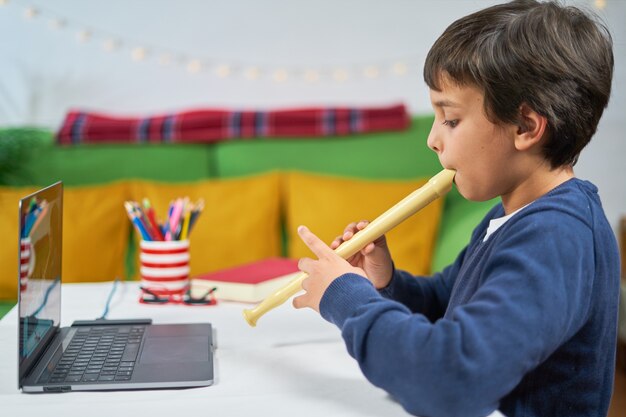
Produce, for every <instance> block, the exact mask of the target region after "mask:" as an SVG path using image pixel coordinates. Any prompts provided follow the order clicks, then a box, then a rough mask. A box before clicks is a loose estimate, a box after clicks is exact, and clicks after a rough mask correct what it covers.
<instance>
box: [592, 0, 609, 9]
mask: <svg viewBox="0 0 626 417" xmlns="http://www.w3.org/2000/svg"><path fill="white" fill-rule="evenodd" d="M594 4H595V6H596V7H597V8H598V9H600V10H604V8H605V7H606V0H595V2H594Z"/></svg>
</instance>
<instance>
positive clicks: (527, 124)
mask: <svg viewBox="0 0 626 417" xmlns="http://www.w3.org/2000/svg"><path fill="white" fill-rule="evenodd" d="M519 112H520V125H519V127H518V129H517V134H516V138H515V147H516V148H517V149H518V150H520V151H522V150H527V149H529V148H531V147H533V146H535V145H536V144H537V143H539V142H540V141H541V139H542V138H543V136H544V134H545V133H546V129H547V128H548V119H547V118H546V117H545V116H542V115H540V114H539V113H537V112H536V111H534V110H533V109H532V108H531V107H530V106H529V105H528V104H526V103H523V104H522V105H521V106H520V109H519Z"/></svg>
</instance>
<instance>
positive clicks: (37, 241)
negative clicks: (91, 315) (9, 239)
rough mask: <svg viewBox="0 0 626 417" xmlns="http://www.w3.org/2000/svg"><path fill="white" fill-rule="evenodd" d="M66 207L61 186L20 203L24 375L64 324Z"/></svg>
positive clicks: (21, 323)
mask: <svg viewBox="0 0 626 417" xmlns="http://www.w3.org/2000/svg"><path fill="white" fill-rule="evenodd" d="M62 208H63V186H62V184H61V183H57V184H54V185H51V186H50V187H48V188H45V189H43V190H41V191H38V192H37V193H35V194H32V195H30V196H27V197H24V198H23V199H22V200H21V201H20V207H19V224H20V227H19V315H20V326H19V339H18V340H19V363H20V375H23V374H24V373H25V372H27V370H28V368H29V367H30V366H31V365H32V362H33V361H34V358H36V357H37V354H38V352H39V351H40V350H41V349H43V348H44V346H45V343H46V341H47V340H48V339H49V338H51V337H52V335H53V334H54V332H55V331H56V330H57V329H58V327H59V325H60V319H61V245H62V236H61V233H62V225H63V219H62V213H63V210H62Z"/></svg>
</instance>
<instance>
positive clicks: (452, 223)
mask: <svg viewBox="0 0 626 417" xmlns="http://www.w3.org/2000/svg"><path fill="white" fill-rule="evenodd" d="M432 122H433V118H432V116H430V115H424V116H416V117H413V119H412V122H411V124H410V126H409V128H408V129H406V130H403V131H396V132H384V133H370V134H360V135H354V136H333V137H324V138H296V137H294V138H280V139H278V138H275V139H273V138H263V139H246V140H229V141H222V142H215V143H210V144H176V143H168V144H99V145H75V146H59V145H57V144H55V141H54V132H52V131H49V130H42V129H16V128H13V129H7V128H5V129H2V130H0V146H3V147H4V148H5V149H4V151H3V152H4V157H5V158H6V157H7V155H8V157H9V159H10V160H11V161H12V163H11V164H10V165H11V167H10V168H11V172H0V180H1V181H2V185H0V227H1V228H2V230H3V231H4V232H5V233H4V234H5V236H6V237H7V239H5V240H4V243H2V244H1V245H0V300H4V302H5V305H10V304H11V303H12V302H14V300H15V298H16V291H17V288H16V287H17V239H13V238H12V237H15V236H17V233H18V231H17V228H18V226H17V201H18V200H19V198H21V197H23V196H25V195H27V194H28V193H30V192H32V191H34V190H36V189H37V188H39V187H42V186H45V185H49V184H51V183H53V182H55V181H59V180H62V181H63V183H64V187H65V188H64V190H65V194H64V195H65V197H64V215H63V221H64V226H63V280H64V282H81V281H110V280H113V279H114V278H116V277H118V278H122V279H137V278H138V268H137V265H138V260H137V258H138V255H137V243H138V239H139V237H138V235H137V233H136V231H135V230H134V228H133V227H132V225H131V223H130V221H129V220H128V217H127V216H126V212H125V211H124V208H123V202H124V201H126V200H135V201H141V200H142V199H143V198H146V197H147V198H149V199H150V201H151V202H152V205H153V206H154V207H155V210H156V212H157V216H159V217H161V218H162V217H163V216H165V212H166V211H167V206H168V204H169V201H171V200H172V199H174V198H176V197H183V196H188V197H189V198H190V199H191V200H192V201H196V200H199V199H203V200H204V206H205V209H204V211H203V212H202V214H201V216H200V218H199V219H198V221H197V225H196V226H194V230H193V233H192V234H191V235H190V248H191V274H192V276H193V275H197V274H201V273H205V272H211V271H214V270H219V269H223V268H227V267H230V266H234V265H237V264H243V263H247V262H252V261H255V260H259V259H263V258H267V257H274V256H288V257H294V258H298V257H301V256H306V255H307V249H306V248H305V247H303V245H302V244H301V242H299V239H298V238H297V236H296V235H295V228H296V226H297V225H298V224H307V225H308V226H309V227H310V228H311V229H312V230H313V232H316V233H317V234H318V235H319V236H320V237H322V238H323V239H325V240H326V241H329V240H331V239H332V238H333V237H334V236H336V235H338V234H339V233H340V232H341V230H343V225H345V224H346V223H347V221H351V220H360V219H362V218H366V219H372V218H373V217H375V216H376V215H377V214H380V213H381V212H382V211H384V210H385V209H386V208H388V207H391V205H393V204H395V202H397V201H399V200H400V199H401V198H402V197H403V196H405V195H407V194H408V193H409V192H411V191H412V190H414V189H416V188H417V187H419V186H421V185H422V184H423V183H424V182H425V181H426V180H427V179H428V178H430V177H431V176H433V175H434V174H436V173H437V172H439V171H440V170H441V166H440V165H439V162H438V160H437V157H436V155H435V154H434V153H433V152H432V151H431V150H430V149H428V147H427V146H426V139H427V136H428V132H429V130H430V127H431V125H432ZM16 138H17V139H16ZM16 140H19V141H20V143H27V144H28V145H27V146H22V147H21V148H19V147H17V148H16V147H15V141H16ZM11 144H12V145H11ZM11 146H13V147H12V148H11ZM18 148H19V149H18ZM2 149H3V148H0V151H1V150H2ZM7 149H8V150H7ZM10 152H13V153H12V154H10V155H9V153H10ZM6 166H8V165H6ZM495 203H496V202H495V201H487V202H481V203H476V202H470V201H467V200H465V199H463V198H462V197H461V196H460V195H459V193H458V192H457V191H456V189H454V188H453V190H452V191H451V192H450V193H449V194H448V195H446V196H445V198H444V199H440V200H438V201H436V202H435V203H433V204H431V206H429V207H428V208H427V209H424V210H422V211H421V212H420V213H418V214H417V215H415V216H412V218H410V219H408V220H407V221H405V222H403V223H402V224H401V225H400V226H398V227H397V228H396V229H397V230H396V229H394V230H393V231H392V232H390V233H389V240H390V246H391V249H392V252H393V254H394V259H395V261H396V264H397V266H398V267H402V268H404V269H408V270H411V271H412V272H414V273H419V274H430V273H432V272H435V271H438V270H441V269H442V268H443V267H445V266H446V265H447V264H449V263H450V262H452V261H453V260H454V258H455V257H456V255H457V254H458V253H459V251H460V250H461V249H462V248H463V247H464V246H465V244H466V243H467V242H468V241H469V238H470V234H471V232H472V230H473V228H474V227H475V225H476V224H477V223H478V222H479V221H480V219H481V218H482V217H483V216H484V214H485V213H486V212H487V211H488V210H489V209H490V208H491V207H492V206H493V205H494V204H495ZM7 303H8V304H7Z"/></svg>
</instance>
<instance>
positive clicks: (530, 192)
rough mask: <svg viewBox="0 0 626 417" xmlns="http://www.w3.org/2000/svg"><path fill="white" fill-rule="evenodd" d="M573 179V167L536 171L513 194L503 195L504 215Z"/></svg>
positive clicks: (512, 191)
mask: <svg viewBox="0 0 626 417" xmlns="http://www.w3.org/2000/svg"><path fill="white" fill-rule="evenodd" d="M572 178H574V169H573V168H572V167H571V166H563V167H559V168H555V169H550V168H544V169H538V170H535V171H534V172H533V173H532V174H531V175H529V176H528V177H526V178H525V179H524V180H523V181H522V182H521V183H519V184H518V185H517V186H516V187H515V188H514V189H513V190H511V192H509V193H506V194H503V195H502V205H503V207H504V213H505V214H510V213H513V212H514V211H515V210H518V209H520V208H522V207H524V206H526V205H528V204H530V203H532V202H533V201H535V200H536V199H538V198H539V197H541V196H542V195H544V194H546V193H548V192H550V191H552V190H553V189H555V188H556V187H558V186H559V185H561V184H563V183H564V182H566V181H568V180H570V179H572Z"/></svg>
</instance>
